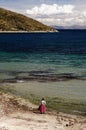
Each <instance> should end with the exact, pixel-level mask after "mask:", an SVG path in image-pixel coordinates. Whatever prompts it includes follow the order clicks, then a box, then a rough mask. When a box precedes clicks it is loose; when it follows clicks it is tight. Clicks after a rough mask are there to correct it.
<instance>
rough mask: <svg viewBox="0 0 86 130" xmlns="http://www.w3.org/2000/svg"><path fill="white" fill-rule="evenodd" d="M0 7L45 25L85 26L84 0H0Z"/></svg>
mask: <svg viewBox="0 0 86 130" xmlns="http://www.w3.org/2000/svg"><path fill="white" fill-rule="evenodd" d="M0 7H3V8H6V9H10V10H12V11H16V12H19V13H23V14H25V15H27V16H29V17H32V18H35V19H36V20H39V21H41V22H43V23H44V24H47V25H56V26H63V27H66V28H70V27H71V26H74V27H76V26H79V27H80V28H86V0H0Z"/></svg>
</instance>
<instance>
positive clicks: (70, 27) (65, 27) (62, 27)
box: [52, 25, 86, 30]
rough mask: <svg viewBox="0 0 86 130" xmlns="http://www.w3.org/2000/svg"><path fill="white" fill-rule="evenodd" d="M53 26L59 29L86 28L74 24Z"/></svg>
mask: <svg viewBox="0 0 86 130" xmlns="http://www.w3.org/2000/svg"><path fill="white" fill-rule="evenodd" d="M52 27H53V28H55V29H58V30H61V29H62V30H64V29H71V30H74V29H86V26H80V25H72V26H57V25H53V26H52Z"/></svg>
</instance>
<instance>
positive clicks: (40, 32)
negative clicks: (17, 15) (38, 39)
mask: <svg viewBox="0 0 86 130" xmlns="http://www.w3.org/2000/svg"><path fill="white" fill-rule="evenodd" d="M56 32H59V31H58V30H55V31H0V33H56Z"/></svg>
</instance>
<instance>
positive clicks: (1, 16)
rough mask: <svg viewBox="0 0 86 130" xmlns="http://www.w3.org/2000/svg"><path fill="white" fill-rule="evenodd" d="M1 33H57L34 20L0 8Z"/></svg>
mask: <svg viewBox="0 0 86 130" xmlns="http://www.w3.org/2000/svg"><path fill="white" fill-rule="evenodd" d="M0 31H48V32H50V31H56V30H55V29H53V28H51V27H49V26H46V25H44V24H42V23H40V22H38V21H36V20H34V19H32V18H29V17H26V16H24V15H22V14H18V13H15V12H12V11H9V10H6V9H3V8H0Z"/></svg>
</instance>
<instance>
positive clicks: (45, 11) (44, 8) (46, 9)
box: [26, 4, 74, 15]
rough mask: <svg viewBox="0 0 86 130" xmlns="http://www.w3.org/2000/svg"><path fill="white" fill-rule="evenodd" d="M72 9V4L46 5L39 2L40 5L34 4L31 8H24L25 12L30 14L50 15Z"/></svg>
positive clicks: (69, 11) (70, 11)
mask: <svg viewBox="0 0 86 130" xmlns="http://www.w3.org/2000/svg"><path fill="white" fill-rule="evenodd" d="M73 9H74V6H73V5H62V6H60V5H57V4H53V5H48V4H41V5H40V6H35V7H33V8H32V9H28V10H26V12H27V14H30V15H52V14H59V13H72V11H73Z"/></svg>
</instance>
